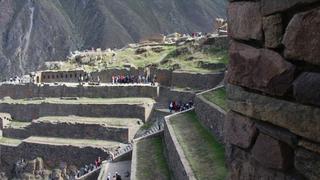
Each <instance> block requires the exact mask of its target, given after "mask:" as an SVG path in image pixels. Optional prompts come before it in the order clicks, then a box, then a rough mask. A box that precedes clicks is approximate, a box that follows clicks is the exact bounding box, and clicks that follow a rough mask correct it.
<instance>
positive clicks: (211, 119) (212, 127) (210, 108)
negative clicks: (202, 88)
mask: <svg viewBox="0 0 320 180" xmlns="http://www.w3.org/2000/svg"><path fill="white" fill-rule="evenodd" d="M194 103H195V111H196V113H197V116H198V117H199V121H200V123H201V124H202V125H203V126H204V127H206V128H207V129H208V130H209V131H210V132H211V134H212V135H213V136H214V137H215V138H216V139H217V140H218V141H219V142H220V143H224V130H223V129H224V128H223V127H224V122H225V116H226V112H225V111H224V110H223V109H221V108H219V107H218V106H217V105H215V104H213V103H211V102H209V101H208V100H206V99H205V98H204V97H203V96H201V95H198V96H197V97H196V98H195V101H194Z"/></svg>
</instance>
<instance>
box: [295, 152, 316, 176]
mask: <svg viewBox="0 0 320 180" xmlns="http://www.w3.org/2000/svg"><path fill="white" fill-rule="evenodd" d="M295 168H296V169H297V170H298V171H299V172H300V173H301V174H303V175H304V176H305V177H306V178H308V179H309V180H319V179H320V155H319V154H316V153H313V152H311V151H308V150H305V149H303V148H299V149H297V150H296V152H295Z"/></svg>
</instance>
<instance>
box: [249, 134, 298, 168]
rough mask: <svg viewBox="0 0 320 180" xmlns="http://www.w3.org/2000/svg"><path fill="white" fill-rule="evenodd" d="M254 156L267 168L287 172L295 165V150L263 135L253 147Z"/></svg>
mask: <svg viewBox="0 0 320 180" xmlns="http://www.w3.org/2000/svg"><path fill="white" fill-rule="evenodd" d="M252 155H253V158H254V159H255V160H257V161H258V162H259V163H260V164H262V165H263V166H265V167H267V168H272V169H279V170H286V169H288V168H290V167H291V166H292V165H293V150H292V149H291V148H290V147H289V146H288V145H286V144H285V143H282V142H281V141H278V140H276V139H274V138H272V137H270V136H268V135H265V134H262V133H260V134H259V136H258V138H257V141H256V143H255V145H254V146H253V149H252Z"/></svg>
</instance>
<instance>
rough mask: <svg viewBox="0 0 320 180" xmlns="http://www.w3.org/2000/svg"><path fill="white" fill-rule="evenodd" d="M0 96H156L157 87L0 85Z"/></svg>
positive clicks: (19, 97)
mask: <svg viewBox="0 0 320 180" xmlns="http://www.w3.org/2000/svg"><path fill="white" fill-rule="evenodd" d="M0 92H1V93H0V98H3V97H6V96H10V97H11V98H13V99H21V98H32V97H90V98H121V97H150V98H154V97H157V87H151V86H75V87H71V86H63V85H60V86H55V85H43V86H38V85H35V84H25V85H13V84H3V85H0Z"/></svg>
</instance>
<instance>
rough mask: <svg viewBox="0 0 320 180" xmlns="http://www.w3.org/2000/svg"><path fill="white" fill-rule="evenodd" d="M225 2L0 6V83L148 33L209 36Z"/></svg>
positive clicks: (63, 1) (13, 1) (100, 0)
mask: <svg viewBox="0 0 320 180" xmlns="http://www.w3.org/2000/svg"><path fill="white" fill-rule="evenodd" d="M225 6H226V0H188V1H186V0H183V1H182V0H121V1H119V0H0V75H1V79H4V78H5V77H8V76H12V75H21V74H24V73H27V72H29V71H33V70H36V69H39V68H41V66H42V65H43V63H44V62H45V61H52V60H61V59H64V58H65V57H66V55H68V54H69V52H70V51H73V50H76V49H90V48H92V47H94V48H98V47H101V48H107V47H119V46H123V45H125V44H127V43H128V42H133V41H138V40H139V39H140V38H142V37H143V36H146V35H150V34H153V33H158V32H160V33H170V32H175V31H178V32H193V31H211V30H212V24H213V20H214V18H216V17H225V16H226V14H225Z"/></svg>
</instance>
